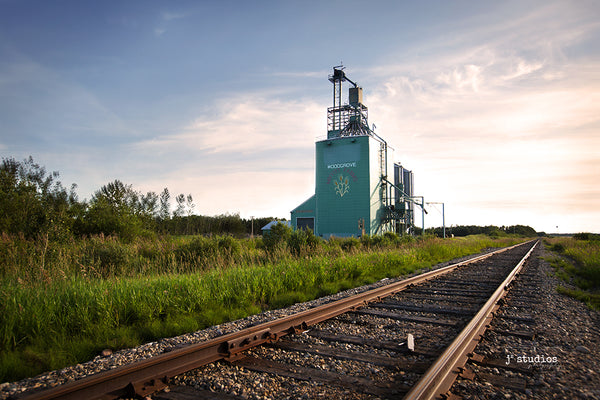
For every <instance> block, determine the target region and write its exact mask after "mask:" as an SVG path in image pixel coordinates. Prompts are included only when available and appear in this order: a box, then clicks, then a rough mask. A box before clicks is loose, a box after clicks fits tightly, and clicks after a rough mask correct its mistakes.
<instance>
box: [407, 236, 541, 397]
mask: <svg viewBox="0 0 600 400" xmlns="http://www.w3.org/2000/svg"><path fill="white" fill-rule="evenodd" d="M538 243H539V241H536V242H535V243H534V244H533V246H532V247H531V249H529V251H528V252H527V254H525V256H524V257H523V258H522V259H521V260H520V261H519V263H518V264H517V265H516V266H515V267H514V268H513V270H512V271H511V272H510V274H508V276H507V277H506V279H505V280H504V281H503V282H502V283H501V284H500V286H498V288H497V289H496V290H495V291H494V293H493V294H492V296H491V297H490V298H489V299H488V301H487V302H486V303H485V304H484V305H483V307H482V308H481V310H479V311H478V312H477V314H476V315H475V317H473V319H472V320H471V321H470V322H469V323H468V324H467V326H466V327H465V328H464V329H463V330H462V331H461V332H460V334H459V335H458V336H457V337H456V339H454V341H453V342H452V343H451V344H450V346H448V348H447V349H446V350H445V351H444V353H442V355H441V356H440V357H438V359H437V360H436V361H435V362H434V363H433V365H432V366H431V367H429V369H428V370H427V371H426V372H425V374H424V375H423V376H422V377H421V379H420V380H419V382H417V384H415V385H414V386H413V388H412V389H411V390H410V391H409V392H408V393H407V394H406V396H405V397H404V399H405V400H417V399H419V400H423V399H433V398H442V397H443V395H444V394H446V393H447V392H448V390H450V388H451V387H452V384H453V383H454V381H455V380H456V378H457V377H458V375H459V374H460V373H461V372H462V369H463V367H464V365H465V364H466V362H467V360H468V358H469V353H470V352H472V351H473V349H474V348H475V346H477V344H478V343H479V338H480V335H482V334H483V332H485V330H486V328H487V326H488V325H489V323H490V322H491V320H492V317H493V312H494V311H495V310H497V309H498V307H499V306H498V301H499V300H500V299H501V298H502V297H504V295H505V294H506V293H507V291H508V288H509V285H510V284H511V282H512V281H513V280H514V278H515V277H516V275H517V274H518V273H519V271H520V270H521V268H522V266H523V264H524V263H525V261H526V260H527V258H529V256H530V255H531V253H532V252H533V250H534V249H535V247H536V246H537V244H538Z"/></svg>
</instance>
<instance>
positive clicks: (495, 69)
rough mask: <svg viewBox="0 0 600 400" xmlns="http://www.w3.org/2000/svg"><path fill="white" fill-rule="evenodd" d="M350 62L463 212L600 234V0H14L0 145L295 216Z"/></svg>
mask: <svg viewBox="0 0 600 400" xmlns="http://www.w3.org/2000/svg"><path fill="white" fill-rule="evenodd" d="M340 64H343V65H344V66H345V68H346V69H345V72H346V74H347V76H348V77H349V78H350V79H352V80H353V81H355V82H357V83H358V84H359V85H360V86H361V87H363V90H364V99H363V102H364V104H365V105H367V106H368V107H369V123H371V124H375V125H376V133H377V134H378V135H379V136H381V137H383V138H384V139H385V140H386V141H387V142H388V143H389V144H390V145H391V146H392V147H393V148H394V150H395V151H394V157H395V158H396V161H397V162H400V163H402V165H403V166H405V167H406V168H408V169H411V170H412V171H413V173H414V176H415V194H416V195H419V196H423V197H424V199H425V201H426V202H432V203H442V202H443V203H444V211H445V223H446V226H451V225H497V226H502V225H515V224H522V225H529V226H532V227H533V228H534V229H536V230H537V231H545V232H547V233H556V232H559V233H567V232H571V233H573V232H584V231H585V232H600V188H599V187H598V184H599V183H600V2H597V1H594V0H578V1H569V0H563V1H552V0H544V1H527V0H518V1H500V2H499V1H420V2H413V1H378V0H373V1H370V2H364V1H353V0H347V1H324V0H319V1H313V0H302V1H294V0H284V1H260V0H258V1H232V0H222V1H154V0H147V1H146V0H144V1H141V0H139V1H138V0H129V1H113V0H106V1H88V0H67V1H65V0H49V1H46V0H31V1H30V0H0V155H1V156H2V157H3V158H10V157H12V158H15V159H17V160H23V159H25V158H27V157H29V156H32V157H33V159H34V161H35V162H37V163H39V164H41V165H43V166H45V167H46V169H47V170H49V171H58V172H59V173H60V180H61V181H62V183H63V185H64V186H65V187H67V188H68V187H70V186H71V184H72V183H76V184H77V185H78V187H77V193H78V195H79V197H80V199H82V200H83V199H88V200H89V199H90V198H91V196H92V195H93V193H94V192H95V191H96V190H98V189H99V188H100V187H101V186H102V185H105V184H106V183H109V182H111V181H113V180H115V179H119V180H121V181H123V182H125V183H127V184H131V185H132V187H133V188H134V189H135V190H138V191H140V192H144V193H145V192H147V191H154V192H157V193H160V192H161V191H162V190H163V188H165V187H167V188H168V189H169V191H170V192H171V195H172V197H175V195H177V194H179V193H183V194H185V195H187V194H191V195H192V197H193V199H194V204H195V212H196V213H198V214H203V215H218V214H225V213H230V214H233V213H239V214H240V215H241V216H242V217H244V218H249V217H251V216H254V217H264V216H273V217H283V218H288V219H289V217H290V214H289V212H290V211H291V210H292V209H294V208H295V207H296V206H297V205H299V204H300V203H302V202H303V201H304V200H306V199H307V198H308V197H310V196H311V195H312V194H314V190H315V154H314V153H315V145H314V143H315V141H316V140H318V139H319V138H322V137H323V136H325V135H326V134H327V132H326V131H327V107H330V106H332V85H331V83H330V82H329V81H328V79H327V78H328V75H330V74H331V73H332V72H333V69H332V68H333V67H334V66H337V65H340ZM345 96H346V94H344V97H345ZM428 211H429V213H428V214H427V215H426V216H425V226H426V227H432V226H441V225H442V206H441V205H440V204H431V205H429V206H428ZM420 223H421V222H420V217H418V218H417V225H420Z"/></svg>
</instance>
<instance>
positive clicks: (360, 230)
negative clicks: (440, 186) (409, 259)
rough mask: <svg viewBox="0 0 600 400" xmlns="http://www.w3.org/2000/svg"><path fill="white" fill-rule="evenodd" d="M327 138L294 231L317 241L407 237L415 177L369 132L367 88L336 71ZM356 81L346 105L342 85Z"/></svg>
mask: <svg viewBox="0 0 600 400" xmlns="http://www.w3.org/2000/svg"><path fill="white" fill-rule="evenodd" d="M329 80H330V81H331V82H332V83H333V86H334V89H333V93H334V104H333V107H330V108H328V109H327V121H328V122H327V139H325V140H320V141H317V142H316V143H315V152H316V157H315V159H316V165H315V194H314V195H313V196H311V197H310V198H309V199H307V200H306V201H304V202H303V203H302V204H300V205H299V206H298V207H296V208H295V209H294V210H292V211H291V226H292V227H293V228H294V229H305V228H310V229H312V230H313V231H314V233H315V234H316V235H317V236H321V237H324V238H329V237H330V236H337V237H349V236H361V235H364V234H367V235H376V234H383V233H385V232H396V233H400V234H402V233H405V232H406V231H407V230H408V228H409V227H411V226H412V225H413V221H414V216H413V214H414V213H413V203H412V202H411V201H410V200H411V197H412V196H413V193H412V191H413V174H412V172H411V171H409V170H407V169H405V168H403V167H402V165H400V164H397V163H394V162H393V149H392V148H391V147H390V146H388V144H387V142H386V141H385V140H383V139H382V138H381V137H379V136H378V135H377V134H375V132H374V131H373V130H372V129H371V128H369V123H368V119H367V117H368V115H367V113H368V109H367V107H366V106H365V105H364V104H363V103H362V88H361V87H359V86H358V85H356V83H354V82H352V81H351V80H350V79H348V77H346V75H345V73H344V71H343V67H335V68H334V73H333V75H331V76H330V77H329ZM346 81H347V82H350V84H352V87H350V88H349V96H348V97H349V101H348V103H347V104H343V105H342V104H341V91H342V82H346Z"/></svg>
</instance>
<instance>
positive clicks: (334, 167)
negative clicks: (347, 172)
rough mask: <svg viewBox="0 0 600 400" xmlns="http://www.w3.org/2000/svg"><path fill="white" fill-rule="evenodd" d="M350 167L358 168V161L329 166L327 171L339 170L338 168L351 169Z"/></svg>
mask: <svg viewBox="0 0 600 400" xmlns="http://www.w3.org/2000/svg"><path fill="white" fill-rule="evenodd" d="M349 167H356V161H354V162H347V163H340V164H329V165H328V166H327V169H338V168H349Z"/></svg>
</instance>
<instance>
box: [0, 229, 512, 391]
mask: <svg viewBox="0 0 600 400" xmlns="http://www.w3.org/2000/svg"><path fill="white" fill-rule="evenodd" d="M294 240H296V242H293V241H290V242H289V245H283V246H278V247H277V248H276V249H271V250H269V249H266V248H265V246H264V243H263V242H262V240H261V239H246V240H236V239H233V238H231V237H227V236H220V237H213V238H205V237H180V238H177V237H166V238H161V239H153V240H148V239H146V240H137V241H134V242H132V243H130V244H124V243H121V242H120V241H118V240H116V239H114V238H110V237H94V238H89V239H86V240H80V241H71V242H68V243H47V242H45V241H44V240H38V241H26V240H24V239H22V238H11V237H8V236H2V237H0V257H1V264H0V265H2V270H1V271H0V350H1V354H0V381H6V380H16V379H19V378H22V377H25V376H31V375H34V374H36V373H39V372H43V371H44V370H49V369H56V368H61V367H64V366H65V365H68V364H73V363H76V362H81V361H85V360H88V359H90V358H92V357H93V356H94V355H96V354H97V353H98V352H99V351H100V350H101V349H103V348H112V349H120V348H124V347H131V346H135V345H138V344H140V343H143V342H146V341H151V340H155V339H157V338H160V337H167V336H174V335H178V334H182V333H185V332H190V331H194V330H197V329H202V328H205V327H208V326H211V325H215V324H219V323H222V322H225V321H229V320H233V319H237V318H240V317H244V316H247V315H250V314H255V313H258V312H260V311H261V310H267V309H273V308H279V307H284V306H287V305H290V304H293V303H295V302H298V301H306V300H310V299H314V298H316V297H319V296H323V295H327V294H331V293H335V292H338V291H340V290H343V289H348V288H352V287H356V286H359V285H362V284H366V283H371V282H375V281H377V280H380V279H382V278H386V277H397V276H402V275H405V274H409V273H412V272H414V271H416V270H418V269H423V268H427V267H429V266H431V265H434V264H436V263H439V262H442V261H446V260H449V259H452V258H455V257H461V256H464V255H468V254H472V253H476V252H479V251H480V250H481V249H483V248H486V247H498V246H506V245H510V244H513V243H515V242H516V241H517V239H502V240H492V239H490V238H487V237H483V236H477V237H469V238H458V239H446V240H442V239H436V238H422V239H418V240H415V239H412V238H410V239H406V238H399V237H397V236H395V235H388V236H387V237H381V238H368V239H367V238H364V239H362V240H358V239H332V240H330V241H319V242H318V243H317V244H316V245H315V243H314V242H312V239H311V240H308V241H305V242H303V241H302V238H296V239H294Z"/></svg>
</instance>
